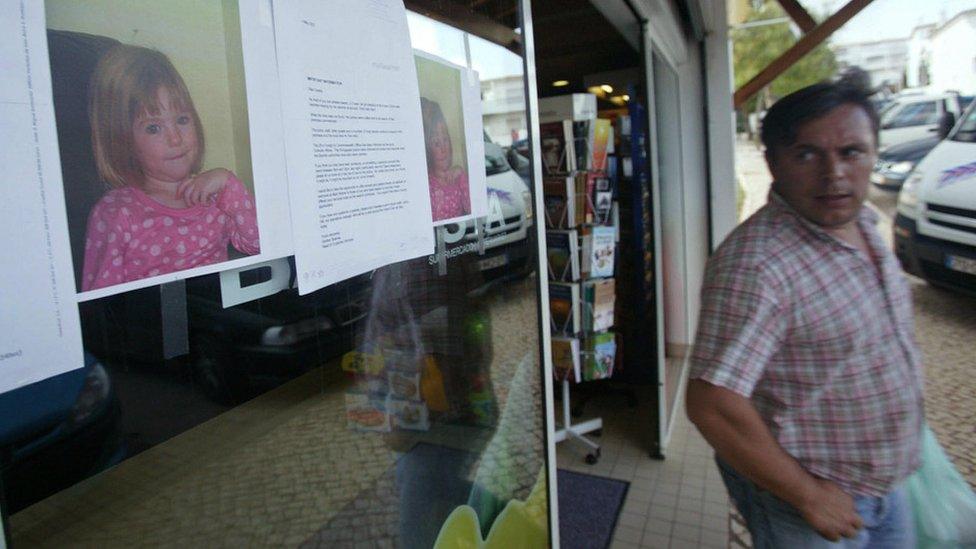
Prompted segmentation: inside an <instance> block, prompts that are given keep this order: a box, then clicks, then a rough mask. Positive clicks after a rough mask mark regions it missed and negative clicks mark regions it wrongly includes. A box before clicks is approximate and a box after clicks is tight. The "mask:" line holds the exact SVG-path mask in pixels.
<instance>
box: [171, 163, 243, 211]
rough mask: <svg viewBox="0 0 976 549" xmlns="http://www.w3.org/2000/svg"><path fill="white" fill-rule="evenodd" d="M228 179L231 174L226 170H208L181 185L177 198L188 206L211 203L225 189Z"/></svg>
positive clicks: (178, 188)
mask: <svg viewBox="0 0 976 549" xmlns="http://www.w3.org/2000/svg"><path fill="white" fill-rule="evenodd" d="M228 177H230V172H229V171H227V170H225V169H224V168H215V169H212V170H207V171H205V172H202V173H199V174H197V175H195V176H193V177H191V178H190V179H187V180H186V181H184V182H182V183H180V186H179V187H177V189H176V196H178V197H181V198H182V199H183V200H184V201H185V202H186V204H187V206H195V205H197V204H206V203H209V202H210V201H212V200H214V199H215V198H216V197H217V195H218V194H219V193H220V191H221V190H222V189H223V188H224V184H225V183H227V178H228Z"/></svg>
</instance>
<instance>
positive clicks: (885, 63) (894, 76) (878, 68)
mask: <svg viewBox="0 0 976 549" xmlns="http://www.w3.org/2000/svg"><path fill="white" fill-rule="evenodd" d="M833 51H834V55H836V56H837V63H838V65H840V66H841V67H842V68H843V67H848V66H858V67H861V68H862V69H864V70H865V71H867V72H868V73H869V74H870V75H871V83H872V85H875V86H880V85H889V86H893V87H896V88H900V87H901V82H902V77H903V75H904V72H905V66H906V64H907V62H908V40H907V39H897V40H881V41H876V42H863V43H857V44H844V45H840V46H834V48H833Z"/></svg>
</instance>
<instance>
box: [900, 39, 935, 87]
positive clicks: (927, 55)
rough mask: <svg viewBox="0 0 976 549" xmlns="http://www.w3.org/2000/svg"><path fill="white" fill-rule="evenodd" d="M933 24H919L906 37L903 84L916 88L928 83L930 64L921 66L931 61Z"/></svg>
mask: <svg viewBox="0 0 976 549" xmlns="http://www.w3.org/2000/svg"><path fill="white" fill-rule="evenodd" d="M935 29H936V26H935V25H934V24H928V25H919V26H918V27H915V28H914V29H913V30H912V34H911V35H909V37H908V59H907V60H906V65H905V86H906V87H909V88H918V87H921V86H927V85H928V84H929V82H928V79H929V71H930V69H931V66H929V67H928V68H926V69H924V70H923V66H925V65H929V64H930V63H931V55H932V52H931V51H930V50H931V46H932V42H931V40H932V33H933V32H935Z"/></svg>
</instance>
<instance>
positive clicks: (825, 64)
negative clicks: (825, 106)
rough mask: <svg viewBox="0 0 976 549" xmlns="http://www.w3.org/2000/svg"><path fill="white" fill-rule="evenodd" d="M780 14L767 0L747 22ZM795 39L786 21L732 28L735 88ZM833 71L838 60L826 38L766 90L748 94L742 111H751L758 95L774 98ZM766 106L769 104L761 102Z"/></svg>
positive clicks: (777, 5)
mask: <svg viewBox="0 0 976 549" xmlns="http://www.w3.org/2000/svg"><path fill="white" fill-rule="evenodd" d="M779 17H787V14H786V12H785V11H783V8H781V7H780V5H779V4H778V3H777V2H775V1H772V0H767V1H766V2H765V3H764V5H763V7H762V8H761V9H758V10H755V11H753V12H752V14H751V15H750V16H749V17H748V19H747V22H749V21H761V20H766V19H775V18H779ZM797 40H798V38H797V37H796V36H794V35H793V32H792V31H791V30H790V26H789V24H787V23H774V24H769V25H762V26H756V27H747V28H739V29H735V30H733V31H732V58H733V64H734V69H735V87H736V89H739V87H741V86H742V85H743V84H745V83H746V82H748V81H749V80H750V79H752V77H754V76H755V75H757V74H759V71H761V70H763V69H764V68H766V67H767V66H768V65H769V64H770V63H771V62H772V61H773V60H774V59H776V58H777V57H779V56H780V55H781V54H782V53H783V52H785V51H786V50H788V49H789V48H790V47H792V46H793V44H795V43H796V41H797ZM836 72H837V60H836V59H835V58H834V53H833V52H832V51H830V49H829V48H828V47H827V43H826V41H825V42H823V43H821V44H820V45H819V46H817V47H816V48H814V49H813V50H812V51H811V52H809V53H807V54H806V55H805V56H803V58H802V59H800V60H799V61H798V62H797V63H796V64H794V65H793V66H792V67H790V68H789V69H788V70H787V71H786V72H784V73H783V74H780V75H779V76H778V77H777V78H776V79H775V80H773V82H772V83H771V84H770V85H769V86H768V87H767V91H766V92H765V93H764V92H760V93H757V94H756V95H754V96H753V97H752V98H750V99H749V101H747V102H746V103H745V104H744V105H743V106H742V109H743V110H744V111H745V112H754V111H756V102H757V100H759V99H764V100H775V99H777V98H780V97H783V96H784V95H788V94H790V93H792V92H794V91H796V90H798V89H800V88H803V87H805V86H809V85H810V84H815V83H817V82H819V81H821V80H825V79H828V78H830V77H832V76H834V74H835V73H836ZM766 106H768V105H763V107H766Z"/></svg>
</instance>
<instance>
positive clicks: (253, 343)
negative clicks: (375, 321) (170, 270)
mask: <svg viewBox="0 0 976 549" xmlns="http://www.w3.org/2000/svg"><path fill="white" fill-rule="evenodd" d="M370 291H371V283H370V273H367V274H364V275H360V276H357V277H354V278H351V279H349V280H345V281H343V282H339V283H337V284H333V285H331V286H329V287H327V288H323V289H321V290H319V291H316V292H313V293H310V294H308V295H304V296H301V297H299V295H298V291H297V289H295V288H289V289H286V290H282V291H280V292H278V293H275V294H273V295H269V296H266V297H262V298H260V299H255V300H253V301H250V302H247V303H242V304H240V305H236V306H233V307H227V308H225V307H224V306H223V303H222V301H221V288H220V277H219V274H212V275H205V276H201V277H196V278H191V279H187V280H186V314H187V327H188V334H187V337H188V339H189V354H187V355H184V356H180V357H177V358H175V359H169V360H167V359H164V358H163V355H164V353H163V345H164V341H163V337H164V335H163V334H164V333H165V331H164V330H163V318H162V315H161V306H162V305H161V300H160V290H159V287H151V288H145V289H140V290H134V291H130V292H126V293H122V294H118V295H114V296H110V297H106V298H102V299H97V300H92V301H88V302H84V303H81V304H80V307H81V317H82V334H83V337H84V341H85V347H86V349H88V350H90V351H92V352H95V353H98V354H99V355H100V356H104V357H105V360H106V362H107V363H109V364H110V365H119V364H133V363H135V364H137V365H138V366H140V367H149V368H162V369H178V370H181V371H186V372H187V373H189V374H190V375H191V376H192V377H193V378H194V379H195V380H196V381H197V382H198V384H199V386H200V388H201V389H202V390H203V392H204V394H206V395H207V397H209V398H210V399H212V400H214V401H215V402H219V403H221V404H228V405H232V404H237V403H240V402H243V401H245V400H248V399H249V398H251V397H253V396H256V395H257V394H259V393H260V392H263V391H264V390H267V389H269V388H271V387H274V386H276V385H280V384H281V383H283V382H285V381H287V380H289V379H292V378H294V377H297V376H298V375H300V374H302V373H304V372H306V371H308V370H309V369H310V368H312V367H315V366H318V365H320V364H321V363H322V362H323V361H325V360H328V359H330V358H334V357H336V356H340V355H341V354H343V353H345V352H346V351H348V350H349V349H351V348H352V345H353V341H352V338H353V335H354V331H355V326H356V324H357V323H358V322H359V321H360V320H362V319H363V318H364V317H365V315H366V312H367V308H368V306H369V296H370Z"/></svg>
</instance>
